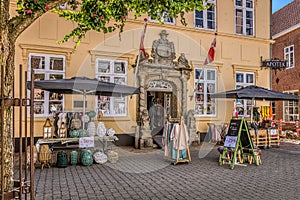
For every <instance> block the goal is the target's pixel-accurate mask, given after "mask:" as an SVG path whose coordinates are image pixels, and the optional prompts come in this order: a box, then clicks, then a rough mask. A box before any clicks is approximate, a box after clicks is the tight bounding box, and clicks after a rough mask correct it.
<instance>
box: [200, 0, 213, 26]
mask: <svg viewBox="0 0 300 200" xmlns="http://www.w3.org/2000/svg"><path fill="white" fill-rule="evenodd" d="M203 5H204V6H208V9H205V10H201V11H198V10H195V27H196V28H203V29H209V30H215V29H216V1H215V0H208V1H207V2H205V1H204V2H203Z"/></svg>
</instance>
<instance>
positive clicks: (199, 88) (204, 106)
mask: <svg viewBox="0 0 300 200" xmlns="http://www.w3.org/2000/svg"><path fill="white" fill-rule="evenodd" d="M202 70H203V72H202ZM200 76H201V77H200ZM194 83H195V92H194V93H195V94H194V101H195V115H198V116H214V115H215V114H216V103H215V99H213V98H211V94H213V93H215V92H216V71H215V69H207V68H205V69H195V80H194Z"/></svg>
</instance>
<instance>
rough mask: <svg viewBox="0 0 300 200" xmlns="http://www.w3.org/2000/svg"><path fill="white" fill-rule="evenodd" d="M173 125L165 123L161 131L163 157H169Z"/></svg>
mask: <svg viewBox="0 0 300 200" xmlns="http://www.w3.org/2000/svg"><path fill="white" fill-rule="evenodd" d="M173 126H174V123H171V122H166V124H165V126H164V130H163V138H162V142H163V145H164V147H165V156H170V148H172V147H170V135H171V131H172V129H173Z"/></svg>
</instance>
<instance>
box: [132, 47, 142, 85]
mask: <svg viewBox="0 0 300 200" xmlns="http://www.w3.org/2000/svg"><path fill="white" fill-rule="evenodd" d="M140 58H141V50H139V55H138V57H137V61H136V66H135V71H134V86H136V79H137V77H136V76H137V72H138V67H139V64H140Z"/></svg>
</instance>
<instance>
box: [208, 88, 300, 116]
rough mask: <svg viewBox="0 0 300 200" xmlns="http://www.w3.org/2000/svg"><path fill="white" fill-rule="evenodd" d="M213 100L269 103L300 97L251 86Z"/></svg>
mask: <svg viewBox="0 0 300 200" xmlns="http://www.w3.org/2000/svg"><path fill="white" fill-rule="evenodd" d="M211 97H212V98H231V99H251V100H252V102H253V101H254V100H267V101H280V100H281V101H282V100H283V101H284V100H285V101H298V100H299V96H297V95H292V94H287V93H282V92H277V91H274V90H269V89H266V88H263V87H259V86H255V85H250V86H247V87H243V88H240V89H236V90H229V91H225V92H220V93H215V94H212V95H211ZM252 112H253V105H251V113H250V115H251V118H250V119H251V122H252Z"/></svg>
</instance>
